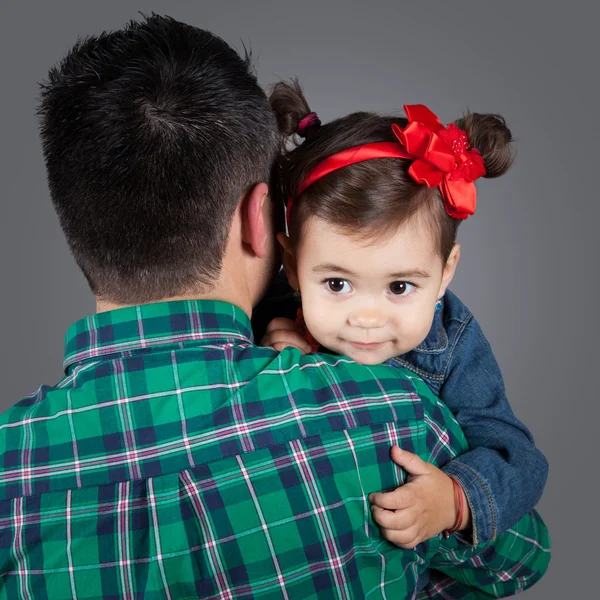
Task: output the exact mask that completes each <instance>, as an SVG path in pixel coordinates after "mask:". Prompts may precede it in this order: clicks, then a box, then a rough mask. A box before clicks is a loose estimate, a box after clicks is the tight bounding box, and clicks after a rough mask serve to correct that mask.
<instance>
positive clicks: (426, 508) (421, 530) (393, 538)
mask: <svg viewBox="0 0 600 600" xmlns="http://www.w3.org/2000/svg"><path fill="white" fill-rule="evenodd" d="M391 456H392V460H393V461H394V462H395V463H396V464H397V465H399V466H400V467H402V468H403V469H404V470H405V471H406V472H407V473H408V475H409V477H408V480H407V483H405V484H404V485H402V486H400V487H398V488H396V489H395V490H394V491H392V492H384V493H374V494H370V495H369V501H370V502H371V512H372V515H373V519H374V520H375V522H376V523H377V524H378V525H379V526H380V527H381V531H382V533H383V536H384V537H385V539H387V540H388V541H390V542H392V543H394V544H396V545H397V546H400V547H401V548H414V547H415V546H416V545H417V544H420V543H421V542H423V541H425V540H427V539H429V538H432V537H434V536H436V535H438V534H439V533H440V532H442V531H444V530H445V529H450V528H452V527H453V526H454V525H455V523H456V518H457V511H458V507H457V506H456V502H455V499H454V487H453V484H452V480H451V479H450V477H448V475H446V474H445V473H444V472H443V471H441V470H440V469H438V468H437V467H436V466H434V465H432V464H430V463H427V462H425V461H423V460H422V459H421V458H419V457H418V456H417V455H416V454H412V453H411V452H407V451H406V450H401V449H400V448H399V447H398V446H394V447H393V448H392V452H391ZM461 493H462V494H463V506H464V511H465V514H464V517H463V521H462V523H461V525H460V529H466V528H467V527H468V525H469V523H470V521H471V511H470V508H469V504H468V502H467V499H466V497H465V496H464V492H463V491H462V490H461Z"/></svg>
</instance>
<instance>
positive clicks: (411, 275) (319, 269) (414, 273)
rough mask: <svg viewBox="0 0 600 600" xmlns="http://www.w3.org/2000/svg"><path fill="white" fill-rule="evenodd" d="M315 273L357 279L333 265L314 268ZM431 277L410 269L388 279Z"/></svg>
mask: <svg viewBox="0 0 600 600" xmlns="http://www.w3.org/2000/svg"><path fill="white" fill-rule="evenodd" d="M312 270H313V272H315V273H331V272H334V273H340V274H341V275H348V276H349V277H355V276H356V274H355V273H354V272H352V271H350V270H349V269H345V268H344V267H340V266H339V265H336V264H333V263H321V264H320V265H316V266H315V267H313V269H312ZM428 277H431V275H430V274H429V273H428V272H427V271H423V270H422V269H409V270H408V271H398V272H396V273H389V274H388V275H387V278H389V279H427V278H428Z"/></svg>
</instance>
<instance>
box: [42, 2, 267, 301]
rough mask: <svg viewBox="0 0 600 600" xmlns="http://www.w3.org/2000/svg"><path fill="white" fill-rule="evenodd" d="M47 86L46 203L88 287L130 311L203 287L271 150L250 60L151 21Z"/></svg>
mask: <svg viewBox="0 0 600 600" xmlns="http://www.w3.org/2000/svg"><path fill="white" fill-rule="evenodd" d="M41 88H42V91H41V101H40V107H39V116H40V119H41V137H42V142H43V149H44V157H45V160H46V168H47V172H48V182H49V187H50V193H51V196H52V201H53V203H54V206H55V208H56V211H57V213H58V217H59V220H60V224H61V226H62V228H63V231H64V232H65V235H66V238H67V242H68V244H69V246H70V248H71V251H72V252H73V255H74V257H75V260H76V261H77V264H78V265H79V266H80V268H81V269H82V271H83V273H84V274H85V276H86V278H87V280H88V282H89V284H90V287H91V289H92V291H93V292H94V293H95V294H96V295H97V296H99V297H101V298H103V299H106V300H110V301H113V302H116V303H119V304H136V303H144V302H151V301H154V300H158V299H161V298H167V297H173V296H177V295H181V294H184V293H187V292H189V291H192V290H193V291H198V290H200V289H202V288H209V287H210V286H211V284H212V283H214V281H215V279H216V278H217V277H218V275H219V273H220V269H221V265H222V259H223V254H224V251H225V247H226V241H227V235H228V232H229V228H230V226H231V219H232V217H233V214H234V212H235V209H236V207H237V205H238V203H239V200H240V198H241V197H242V196H243V195H244V194H245V193H246V192H248V191H249V190H250V189H251V188H252V187H253V186H254V185H256V184H257V183H260V182H263V181H265V182H268V181H269V177H270V174H271V168H272V165H273V161H274V160H275V157H276V154H277V144H278V137H277V125H276V120H275V117H274V115H273V112H272V111H271V109H270V106H269V103H268V101H267V98H266V95H265V93H264V91H263V90H262V89H261V87H260V86H259V85H258V82H257V80H256V76H255V75H254V73H253V70H252V67H251V60H250V56H249V54H248V53H247V52H246V54H245V57H244V58H242V57H240V55H239V54H238V53H237V52H236V51H235V50H234V49H233V48H231V47H230V46H229V45H228V44H227V43H226V42H224V41H223V40H222V39H220V38H219V37H217V36H215V35H214V34H212V33H210V32H208V31H205V30H202V29H198V28H196V27H192V26H190V25H187V24H185V23H180V22H178V21H175V20H174V19H172V18H170V17H163V16H159V15H154V14H153V15H151V16H150V17H147V18H146V17H145V18H144V20H143V21H142V22H135V21H132V22H130V23H129V24H128V25H127V26H126V27H125V28H123V29H121V30H119V31H114V32H109V33H106V32H104V33H102V34H100V35H98V36H90V37H87V38H85V39H81V40H79V41H78V42H77V43H76V44H75V46H74V47H73V48H72V49H71V51H70V52H69V53H68V54H67V56H66V57H65V58H64V59H63V60H62V61H61V62H60V63H59V64H58V65H56V66H55V67H53V68H52V69H51V70H50V72H49V75H48V81H47V82H45V83H43V84H42V85H41Z"/></svg>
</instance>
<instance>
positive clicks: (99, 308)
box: [96, 290, 252, 317]
mask: <svg viewBox="0 0 600 600" xmlns="http://www.w3.org/2000/svg"><path fill="white" fill-rule="evenodd" d="M177 300H219V301H221V302H228V303H229V304H234V305H235V306H238V307H239V308H241V309H242V310H243V311H244V312H245V313H246V314H247V315H248V317H250V316H251V315H252V304H251V303H250V302H248V301H246V300H245V299H244V298H242V297H241V296H240V294H235V293H227V291H225V290H219V291H217V290H213V291H211V292H210V293H206V294H189V295H188V294H186V295H183V296H172V297H169V298H159V299H156V300H152V301H151V302H143V303H140V304H155V303H158V302H175V301H177ZM130 306H136V304H117V303H114V302H111V301H110V300H104V299H102V298H98V297H96V312H97V313H101V312H107V311H109V310H117V309H119V308H127V307H130Z"/></svg>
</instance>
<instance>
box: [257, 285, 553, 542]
mask: <svg viewBox="0 0 600 600" xmlns="http://www.w3.org/2000/svg"><path fill="white" fill-rule="evenodd" d="M296 310H297V305H296V304H295V302H294V300H293V293H292V290H291V288H290V287H289V285H288V284H287V281H286V280H285V277H283V276H282V275H279V276H278V277H277V278H276V281H275V282H274V284H273V287H272V288H271V290H270V292H269V293H268V295H267V297H266V299H265V300H264V301H263V302H262V303H261V304H260V305H259V306H258V307H257V308H256V309H255V313H254V315H253V327H254V331H255V335H256V338H257V339H258V340H260V339H261V337H262V335H263V334H264V331H265V328H266V325H267V323H268V322H269V321H270V320H271V319H273V318H275V317H287V318H289V319H292V320H293V319H294V318H295V315H296ZM387 364H390V365H401V366H402V367H404V368H406V369H409V370H411V371H413V372H414V373H416V374H418V375H419V376H420V377H421V378H422V379H423V380H424V381H425V382H426V383H427V384H428V386H429V387H430V388H431V389H432V390H433V392H434V393H435V394H436V395H437V396H439V398H440V399H441V400H442V401H443V402H444V403H445V404H446V405H447V406H448V408H449V409H450V410H451V411H452V413H453V414H454V416H455V418H456V420H457V421H458V423H459V424H460V426H461V427H462V430H463V432H464V434H465V436H466V438H467V441H468V442H469V447H470V448H471V450H470V451H469V452H467V453H465V454H462V455H461V456H459V457H457V458H456V459H454V460H453V461H451V462H450V463H448V464H447V465H445V466H444V468H443V470H444V471H445V472H446V473H447V474H448V475H451V476H452V477H454V478H455V479H456V480H457V481H458V482H459V483H460V485H461V486H462V488H463V489H464V491H465V494H466V496H467V499H468V502H469V506H470V508H471V514H472V524H473V530H472V536H473V537H472V543H473V544H474V545H477V544H479V543H485V542H487V541H490V540H493V539H494V538H495V537H496V535H497V534H498V533H502V532H503V531H506V530H507V529H509V528H510V527H512V526H513V525H514V524H515V523H516V522H517V521H518V520H519V519H520V518H521V517H522V516H524V515H525V514H526V513H528V512H529V511H530V510H531V509H533V507H534V506H535V505H536V504H537V502H538V501H539V499H540V497H541V495H542V491H543V489H544V486H545V484H546V478H547V476H548V462H547V460H546V458H545V457H544V455H543V454H542V453H541V452H540V451H539V450H538V449H537V448H536V447H535V443H534V441H533V437H532V435H531V433H530V432H529V431H528V429H527V428H526V427H525V425H523V423H521V422H520V421H519V420H518V419H517V418H516V417H515V415H514V414H513V411H512V409H511V408H510V405H509V403H508V400H507V398H506V394H505V391H504V382H503V380H502V374H501V373H500V368H499V367H498V364H497V362H496V359H495V358H494V355H493V353H492V349H491V348H490V345H489V343H488V341H487V339H486V338H485V336H484V335H483V332H482V331H481V328H480V326H479V324H478V323H477V321H476V320H475V318H474V317H473V315H472V314H471V312H470V311H469V309H468V308H467V307H466V306H465V305H464V304H463V303H462V302H461V301H460V300H459V299H458V298H457V296H456V295H454V294H453V293H452V292H450V291H447V292H446V294H445V296H444V298H443V299H442V307H441V309H440V310H438V311H437V312H436V313H435V317H434V320H433V324H432V327H431V330H430V332H429V334H428V335H427V338H426V339H425V340H424V341H423V342H422V343H421V344H419V346H417V347H416V348H415V349H414V350H412V351H410V352H408V353H406V354H403V355H401V356H398V357H396V358H392V359H390V360H389V361H387Z"/></svg>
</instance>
